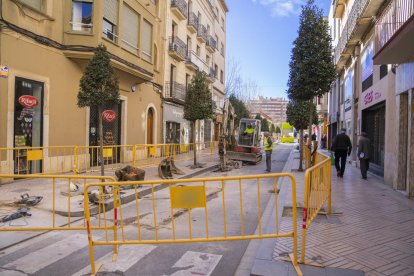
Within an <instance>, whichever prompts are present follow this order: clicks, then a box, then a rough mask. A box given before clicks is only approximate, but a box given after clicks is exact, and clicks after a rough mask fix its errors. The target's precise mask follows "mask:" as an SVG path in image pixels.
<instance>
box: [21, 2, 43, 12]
mask: <svg viewBox="0 0 414 276" xmlns="http://www.w3.org/2000/svg"><path fill="white" fill-rule="evenodd" d="M20 2H22V3H23V4H25V5H27V6H29V7H31V8H33V9H35V10H38V11H42V2H43V1H42V0H20Z"/></svg>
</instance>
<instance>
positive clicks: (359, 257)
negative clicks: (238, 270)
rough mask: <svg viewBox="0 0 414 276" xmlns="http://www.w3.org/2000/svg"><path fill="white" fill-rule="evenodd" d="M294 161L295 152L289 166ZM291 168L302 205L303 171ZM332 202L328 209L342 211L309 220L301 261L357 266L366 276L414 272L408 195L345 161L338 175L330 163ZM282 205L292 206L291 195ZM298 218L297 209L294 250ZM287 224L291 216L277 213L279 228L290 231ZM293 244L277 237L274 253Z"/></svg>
mask: <svg viewBox="0 0 414 276" xmlns="http://www.w3.org/2000/svg"><path fill="white" fill-rule="evenodd" d="M295 154H296V153H295ZM297 155H299V154H298V153H297ZM297 166H298V159H296V158H295V162H293V166H292V167H293V168H297ZM292 172H293V173H294V174H295V175H296V178H297V181H298V183H297V186H298V191H297V192H298V206H299V207H301V206H302V205H303V173H299V172H295V171H292ZM284 188H288V187H284ZM288 194H290V193H288ZM332 202H333V205H332V206H333V211H334V212H335V211H337V212H342V215H339V216H319V217H318V218H317V219H316V220H315V221H314V222H313V223H312V224H311V226H310V227H309V230H308V234H307V239H306V261H310V262H316V263H320V264H323V265H324V266H327V267H336V268H349V269H355V270H362V271H364V272H365V275H368V276H374V275H375V276H376V275H414V201H413V200H410V199H408V198H406V197H404V195H402V194H400V193H399V192H396V191H394V190H393V189H392V188H391V187H389V186H387V185H386V184H384V182H383V181H382V179H381V178H378V177H376V176H374V175H369V176H368V180H362V179H361V174H360V171H359V169H358V168H356V167H355V166H351V165H349V164H348V165H347V167H346V171H345V175H344V177H343V178H342V179H341V178H337V177H336V171H335V169H334V167H333V168H332ZM289 204H290V205H289ZM285 206H291V202H290V199H286V204H285ZM285 213H287V212H285ZM298 214H301V212H298ZM301 221H302V217H301V215H300V217H299V218H298V231H299V232H298V233H299V238H300V239H299V242H298V244H299V251H300V245H301V231H302V230H301V225H302V224H301ZM291 225H292V218H291V217H289V216H288V215H286V216H284V217H282V219H281V224H280V232H282V233H283V232H287V231H291V227H292V226H291ZM299 227H300V228H299ZM292 248H293V247H292V240H291V239H277V240H276V243H275V249H274V252H273V259H274V260H278V259H280V258H282V257H283V256H284V255H285V254H284V253H285V252H290V251H291V250H292ZM299 255H300V254H299Z"/></svg>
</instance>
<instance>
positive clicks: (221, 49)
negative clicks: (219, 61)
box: [220, 43, 224, 56]
mask: <svg viewBox="0 0 414 276" xmlns="http://www.w3.org/2000/svg"><path fill="white" fill-rule="evenodd" d="M220 53H221V54H222V55H223V56H224V44H223V43H221V48H220Z"/></svg>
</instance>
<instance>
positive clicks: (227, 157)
mask: <svg viewBox="0 0 414 276" xmlns="http://www.w3.org/2000/svg"><path fill="white" fill-rule="evenodd" d="M235 117H236V114H235V111H234V108H233V106H232V105H231V103H230V101H229V100H226V101H225V103H224V107H223V125H222V128H221V130H220V139H219V156H220V165H219V167H220V168H219V170H220V171H229V170H231V169H232V168H236V169H237V168H239V167H240V166H241V164H242V162H249V163H252V164H257V163H259V162H260V161H261V160H262V152H261V148H260V133H261V122H260V120H256V119H250V118H241V119H240V123H239V128H238V135H237V138H238V139H236V134H235V132H236V129H235V127H234V119H235Z"/></svg>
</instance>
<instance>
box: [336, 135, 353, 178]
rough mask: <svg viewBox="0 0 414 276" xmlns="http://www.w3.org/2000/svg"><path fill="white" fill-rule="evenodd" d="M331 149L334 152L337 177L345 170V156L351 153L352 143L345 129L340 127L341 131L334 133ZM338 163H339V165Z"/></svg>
mask: <svg viewBox="0 0 414 276" xmlns="http://www.w3.org/2000/svg"><path fill="white" fill-rule="evenodd" d="M332 150H333V151H334V152H335V167H336V172H337V176H338V177H343V176H344V172H345V165H346V157H347V155H348V156H350V155H351V150H352V144H351V139H349V136H348V135H346V129H344V128H343V129H341V133H340V134H338V135H336V137H335V139H334V140H333V143H332ZM339 163H340V165H339Z"/></svg>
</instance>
